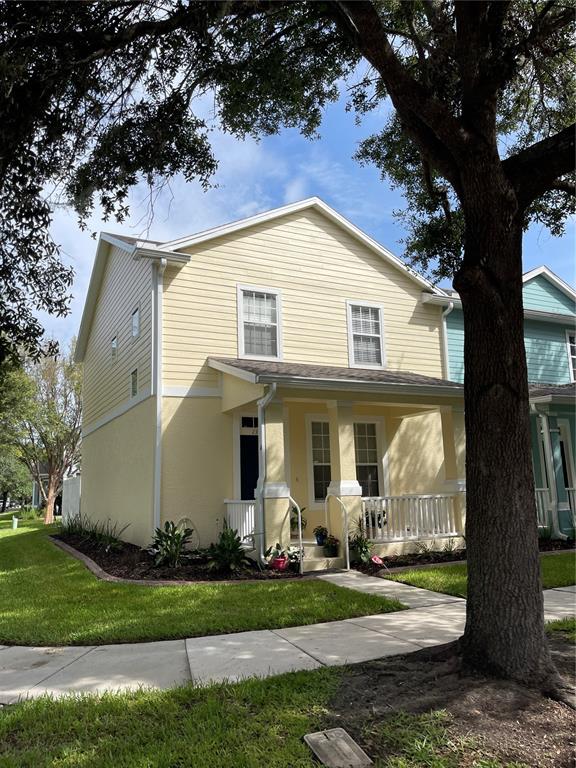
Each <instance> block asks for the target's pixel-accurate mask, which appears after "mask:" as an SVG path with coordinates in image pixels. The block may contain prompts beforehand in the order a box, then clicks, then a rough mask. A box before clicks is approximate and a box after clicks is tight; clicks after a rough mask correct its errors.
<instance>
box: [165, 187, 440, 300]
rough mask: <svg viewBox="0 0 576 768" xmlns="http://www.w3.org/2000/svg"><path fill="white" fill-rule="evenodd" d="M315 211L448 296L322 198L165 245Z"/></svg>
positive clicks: (178, 244) (210, 237)
mask: <svg viewBox="0 0 576 768" xmlns="http://www.w3.org/2000/svg"><path fill="white" fill-rule="evenodd" d="M305 210H315V211H317V212H318V213H321V214H322V215H323V216H325V217H326V218H327V219H329V220H330V221H332V222H333V223H334V224H336V225H337V226H338V227H340V228H341V229H342V230H344V231H345V232H347V233H348V234H349V235H352V237H354V238H355V239H356V240H358V241H359V242H361V243H363V244H364V245H365V246H367V247H368V248H370V250H372V251H373V252H374V253H376V254H378V256H380V258H382V259H384V261H387V262H388V263H390V264H392V265H393V266H395V267H397V268H398V269H400V270H402V271H403V272H404V273H405V274H406V275H407V276H408V277H409V278H410V279H412V280H414V282H416V283H418V284H419V285H420V286H421V287H422V288H426V289H427V290H428V291H432V292H433V293H435V294H439V295H440V296H444V295H445V294H444V291H442V290H441V289H440V288H437V287H436V286H434V285H433V284H432V283H431V282H429V281H428V280H426V278H424V277H422V275H421V274H419V273H418V272H417V271H416V270H415V269H412V267H409V266H408V265H407V264H405V263H404V262H403V261H402V260H401V259H399V258H398V257H397V256H395V255H394V254H393V253H391V251H389V250H388V249H387V248H384V246H383V245H380V243H378V242H376V240H374V239H373V238H371V237H370V236H369V235H367V234H366V233H365V232H363V231H362V230H361V229H359V228H358V227H357V226H356V225H355V224H352V222H351V221H348V219H346V218H345V217H344V216H342V214H340V213H338V211H335V210H334V208H331V207H330V206H329V205H328V204H327V203H325V202H324V201H323V200H321V199H320V198H319V197H308V198H306V199H305V200H299V201H298V202H296V203H290V204H288V205H282V206H281V207H280V208H273V209H272V210H270V211H264V212H263V213H257V214H256V215H255V216H248V217H247V218H245V219H238V220H237V221H232V222H230V223H228V224H223V225H222V226H220V227H213V228H212V229H206V230H204V231H203V232H198V233H196V234H195V235H188V236H187V237H181V238H179V239H178V240H170V241H169V242H166V243H164V244H163V247H164V248H169V249H171V250H178V251H180V250H182V249H183V248H190V247H191V246H193V245H197V244H198V243H205V242H207V241H209V240H214V239H215V238H217V237H223V236H224V235H228V234H230V233H232V232H239V231H241V230H243V229H248V228H249V227H253V226H255V225H257V224H262V223H264V222H267V221H274V220H275V219H279V218H281V217H283V216H288V215H289V214H291V213H298V212H299V211H305Z"/></svg>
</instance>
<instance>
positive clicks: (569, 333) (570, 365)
mask: <svg viewBox="0 0 576 768" xmlns="http://www.w3.org/2000/svg"><path fill="white" fill-rule="evenodd" d="M570 336H573V337H574V343H575V344H576V329H575V330H570V329H568V328H567V329H566V351H567V353H568V375H569V376H570V381H576V376H575V375H574V365H573V363H572V352H571V351H570Z"/></svg>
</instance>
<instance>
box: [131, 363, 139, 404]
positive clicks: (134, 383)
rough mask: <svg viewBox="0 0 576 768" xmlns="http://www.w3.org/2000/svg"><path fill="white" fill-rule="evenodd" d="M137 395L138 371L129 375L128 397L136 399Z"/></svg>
mask: <svg viewBox="0 0 576 768" xmlns="http://www.w3.org/2000/svg"><path fill="white" fill-rule="evenodd" d="M137 394H138V369H137V368H136V370H134V371H132V373H131V374H130V396H131V397H136V395H137Z"/></svg>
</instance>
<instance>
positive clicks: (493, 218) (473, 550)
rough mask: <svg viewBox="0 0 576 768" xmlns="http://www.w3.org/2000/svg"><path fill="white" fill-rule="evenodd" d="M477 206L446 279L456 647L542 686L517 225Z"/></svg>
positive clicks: (549, 668)
mask: <svg viewBox="0 0 576 768" xmlns="http://www.w3.org/2000/svg"><path fill="white" fill-rule="evenodd" d="M482 197H483V196H482V195H478V198H479V199H481V198H482ZM508 202H510V200H509V198H508ZM484 203H486V199H485V198H484ZM478 205H479V206H480V202H478ZM483 208H484V209H483V210H481V209H480V208H479V210H477V211H476V212H475V213H476V214H477V215H474V216H469V217H468V226H467V233H466V245H465V257H464V263H463V268H462V270H461V272H460V273H459V274H458V275H457V277H456V280H455V282H454V285H455V287H456V288H457V290H458V291H459V292H460V295H461V297H462V306H463V311H464V332H465V333H464V337H465V344H464V362H465V382H464V393H465V420H466V491H467V494H466V497H467V502H466V506H467V510H466V546H467V558H468V602H467V619H466V629H465V633H464V637H463V639H462V649H463V656H464V663H465V664H467V665H469V666H472V667H474V668H476V669H478V668H480V669H483V670H486V671H488V672H491V673H495V674H497V675H499V676H504V677H508V678H512V679H515V680H518V681H520V682H523V683H528V684H530V685H538V686H541V687H543V688H546V687H547V686H549V685H551V684H552V683H551V681H552V680H554V679H556V673H555V669H554V665H553V663H552V660H551V657H550V653H549V649H548V643H547V640H546V636H545V633H544V617H543V601H542V590H541V583H540V567H539V565H540V564H539V555H538V527H537V518H536V506H535V499H534V480H533V474H532V463H531V448H530V427H529V401H528V382H527V369H526V356H525V350H524V329H523V317H524V316H523V306H522V224H521V220H520V219H521V217H520V216H519V215H518V214H517V213H516V215H514V213H511V207H510V206H508V205H505V204H504V203H503V202H502V201H501V200H500V201H496V202H494V201H492V204H491V205H490V206H486V205H484V206H483Z"/></svg>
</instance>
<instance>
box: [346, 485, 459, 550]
mask: <svg viewBox="0 0 576 768" xmlns="http://www.w3.org/2000/svg"><path fill="white" fill-rule="evenodd" d="M455 499H456V494H449V493H443V494H431V495H412V496H372V497H364V498H363V499H362V516H361V525H362V530H363V532H364V534H365V536H367V537H368V538H369V539H371V540H372V541H381V542H388V541H405V540H410V539H413V540H414V539H416V540H418V539H432V538H434V537H438V536H440V537H447V536H460V535H461V534H462V533H463V531H459V530H458V526H457V524H456V510H455V505H454V501H455Z"/></svg>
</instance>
